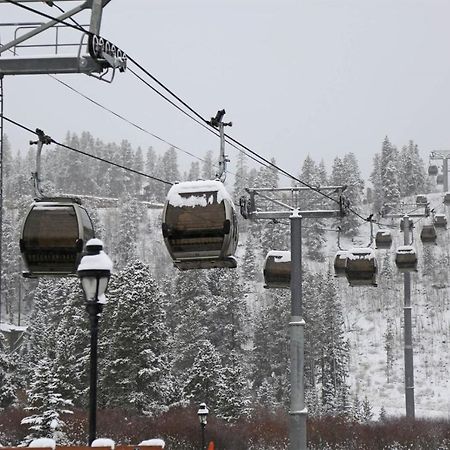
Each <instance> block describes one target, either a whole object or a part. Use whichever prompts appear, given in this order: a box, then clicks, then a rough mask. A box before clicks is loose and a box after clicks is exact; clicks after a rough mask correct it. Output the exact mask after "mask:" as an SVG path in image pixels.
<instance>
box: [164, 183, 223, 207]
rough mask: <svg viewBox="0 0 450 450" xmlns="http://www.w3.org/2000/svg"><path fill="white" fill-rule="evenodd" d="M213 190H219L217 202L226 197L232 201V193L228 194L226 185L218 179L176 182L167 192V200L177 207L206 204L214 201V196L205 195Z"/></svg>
mask: <svg viewBox="0 0 450 450" xmlns="http://www.w3.org/2000/svg"><path fill="white" fill-rule="evenodd" d="M212 192H217V203H220V202H222V201H223V200H224V199H227V200H228V201H229V202H231V203H232V200H231V197H230V194H228V192H227V190H226V189H225V187H224V185H223V184H222V183H221V182H220V181H216V180H199V181H183V182H182V183H177V184H174V185H173V186H172V187H171V188H170V190H169V193H168V194H167V202H168V203H169V204H170V205H172V206H176V207H181V206H189V207H194V206H206V205H207V203H212V202H213V196H211V195H205V193H212ZM181 194H183V196H181ZM189 194H192V195H189Z"/></svg>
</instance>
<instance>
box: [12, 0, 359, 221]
mask: <svg viewBox="0 0 450 450" xmlns="http://www.w3.org/2000/svg"><path fill="white" fill-rule="evenodd" d="M5 1H6V2H7V3H12V4H15V5H17V6H19V7H21V8H23V9H26V10H27V11H30V12H33V13H36V14H39V15H41V16H43V17H46V18H47V19H49V20H53V21H56V22H59V23H62V24H64V25H66V26H68V27H71V28H74V29H76V30H78V31H81V32H83V33H86V34H88V35H91V36H94V34H93V33H92V32H90V31H88V30H86V29H84V28H83V27H82V26H80V25H74V24H71V23H68V22H66V21H64V20H61V19H58V18H56V17H52V16H50V15H48V14H46V13H43V12H41V11H38V10H36V9H34V8H30V7H29V6H26V5H23V4H21V3H17V2H16V1H14V0H5ZM127 59H128V60H130V61H131V62H132V63H133V64H135V65H136V66H137V67H138V68H139V69H140V70H141V71H142V72H144V73H145V74H146V75H147V76H148V77H150V78H151V79H152V80H153V81H154V82H155V83H157V84H158V85H159V86H160V87H162V88H163V89H164V90H165V91H166V92H168V93H169V94H170V95H171V96H172V97H174V98H175V99H176V100H177V101H178V102H180V103H181V104H182V105H183V106H184V107H185V108H187V109H188V110H189V111H190V112H191V113H192V114H193V115H194V116H196V117H197V119H196V118H194V117H192V116H191V115H190V114H188V113H187V112H186V111H184V110H182V108H180V107H179V106H178V105H175V104H174V103H173V102H172V101H171V100H169V99H167V97H166V96H164V95H163V94H162V93H160V92H159V91H157V90H156V88H154V87H153V86H151V85H150V84H149V83H147V82H146V81H144V80H143V79H142V77H139V76H138V75H137V74H136V73H135V72H134V71H132V73H133V74H134V75H135V76H137V77H138V78H139V79H141V81H143V82H144V83H145V84H146V85H147V86H149V87H150V88H151V89H152V90H154V91H155V92H157V93H158V95H160V96H162V97H163V98H164V99H166V100H167V101H169V102H170V103H171V104H172V105H173V106H175V107H176V108H177V109H179V110H180V111H182V112H183V113H184V114H185V115H187V116H188V117H190V118H191V119H192V120H195V121H196V122H197V123H200V124H201V125H202V126H205V124H206V125H210V124H209V121H208V120H207V119H205V118H204V117H203V116H202V115H201V114H199V113H198V112H197V111H196V110H195V109H194V108H192V107H191V106H190V105H188V104H187V103H186V102H185V101H184V100H182V99H181V98H180V97H179V96H178V95H177V94H175V93H174V92H173V91H172V90H171V89H169V88H168V87H167V86H166V85H165V84H164V83H162V82H161V81H159V80H158V79H157V78H156V77H155V76H154V75H152V74H151V73H150V72H149V71H148V70H147V69H145V68H144V67H143V66H142V65H141V64H140V63H139V62H137V61H136V60H135V59H134V58H133V57H131V56H130V55H129V54H127ZM129 70H130V71H131V69H129ZM202 122H203V123H202ZM205 127H206V126H205ZM206 128H208V127H206ZM211 128H213V127H211ZM210 131H213V132H214V134H216V132H215V129H212V130H210ZM216 135H217V134H216ZM225 137H226V138H227V139H229V140H230V141H231V142H232V143H233V144H231V145H233V147H234V148H236V149H237V150H239V151H241V152H242V153H244V154H245V155H246V156H247V157H250V158H251V159H253V160H254V161H256V162H258V163H259V164H262V165H268V166H270V167H272V168H274V169H275V170H277V171H279V172H280V173H282V174H283V175H285V176H287V177H288V178H291V179H292V180H294V181H296V182H298V183H300V184H301V185H303V186H305V187H307V188H309V189H311V190H312V191H315V192H317V193H319V194H320V195H322V196H323V197H325V198H327V199H328V200H331V201H333V202H335V203H339V200H337V199H335V198H333V197H331V196H330V195H328V194H326V193H325V192H322V191H321V190H320V188H318V187H315V186H312V185H311V184H310V183H307V182H305V181H302V180H300V179H299V178H297V177H295V176H293V175H292V174H290V173H289V172H287V171H285V170H284V169H282V168H280V167H279V166H278V165H276V164H275V163H273V162H271V161H270V160H268V159H266V158H264V157H263V156H261V155H259V154H258V153H257V152H255V151H253V150H251V149H250V148H249V147H248V146H246V145H244V144H242V143H241V142H239V141H238V140H236V139H234V138H233V137H231V136H229V135H227V134H225ZM234 144H235V145H234ZM236 145H238V146H240V147H241V148H242V149H244V150H246V151H247V152H248V153H250V154H251V155H253V156H254V157H255V158H259V160H258V159H255V158H252V157H251V156H250V155H249V154H248V153H245V152H244V151H243V150H242V149H240V148H238V147H236ZM260 160H261V161H262V162H261V161H260ZM263 163H265V164H263ZM266 167H267V166H266ZM348 210H349V211H350V212H352V213H353V214H355V215H356V216H357V217H359V218H360V219H361V220H363V221H365V222H367V218H365V217H363V216H362V215H361V214H359V213H358V212H357V211H356V210H355V209H353V208H348Z"/></svg>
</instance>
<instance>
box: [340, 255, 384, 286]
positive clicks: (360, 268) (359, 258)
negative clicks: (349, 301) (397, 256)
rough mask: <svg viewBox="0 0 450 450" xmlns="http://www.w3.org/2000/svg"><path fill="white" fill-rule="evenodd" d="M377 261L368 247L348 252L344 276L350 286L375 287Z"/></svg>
mask: <svg viewBox="0 0 450 450" xmlns="http://www.w3.org/2000/svg"><path fill="white" fill-rule="evenodd" d="M377 272H378V267H377V260H376V258H375V252H374V251H373V250H372V249H371V248H370V247H359V248H356V247H355V248H352V249H351V250H349V251H348V255H347V260H346V264H345V275H346V277H347V281H348V283H349V285H350V286H377Z"/></svg>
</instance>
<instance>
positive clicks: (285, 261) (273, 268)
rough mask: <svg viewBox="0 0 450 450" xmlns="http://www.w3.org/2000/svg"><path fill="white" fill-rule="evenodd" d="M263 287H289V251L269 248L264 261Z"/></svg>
mask: <svg viewBox="0 0 450 450" xmlns="http://www.w3.org/2000/svg"><path fill="white" fill-rule="evenodd" d="M263 273H264V287H265V288H268V289H271V288H283V289H289V288H290V287H291V252H289V251H277V250H271V251H270V252H269V253H267V256H266V260H265V262H264V271H263Z"/></svg>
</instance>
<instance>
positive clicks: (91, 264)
mask: <svg viewBox="0 0 450 450" xmlns="http://www.w3.org/2000/svg"><path fill="white" fill-rule="evenodd" d="M86 252H87V254H86V256H83V258H82V259H81V262H80V265H79V266H78V270H77V274H78V277H79V278H80V280H81V285H82V287H83V291H84V295H85V297H86V311H87V312H88V314H89V322H90V328H91V348H90V370H89V445H91V444H92V442H93V441H94V440H95V438H96V431H97V343H98V321H99V318H100V314H101V313H102V311H103V305H104V304H105V303H106V297H105V292H106V288H107V287H108V282H109V278H110V276H111V270H112V267H113V264H112V261H111V259H110V258H109V256H108V255H107V254H106V253H105V252H104V251H103V242H102V241H101V240H100V239H96V238H94V239H90V240H89V241H88V242H87V243H86Z"/></svg>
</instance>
